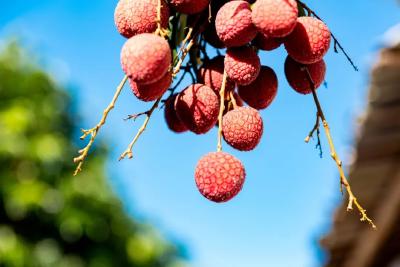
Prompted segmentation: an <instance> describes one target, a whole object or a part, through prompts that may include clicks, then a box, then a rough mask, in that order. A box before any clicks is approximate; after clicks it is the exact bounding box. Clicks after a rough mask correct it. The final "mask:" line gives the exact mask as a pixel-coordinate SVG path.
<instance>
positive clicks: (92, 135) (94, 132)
mask: <svg viewBox="0 0 400 267" xmlns="http://www.w3.org/2000/svg"><path fill="white" fill-rule="evenodd" d="M127 80H128V76H126V75H125V76H124V78H123V79H122V81H121V83H120V84H119V85H118V87H117V90H116V91H115V94H114V97H113V98H112V100H111V102H110V104H109V105H108V106H107V108H106V109H105V110H104V111H103V116H102V117H101V120H100V121H99V123H98V124H97V125H96V126H95V127H93V128H91V129H89V130H84V129H82V132H83V135H82V136H81V138H80V139H81V140H84V139H85V138H86V137H87V136H89V135H90V140H89V143H88V144H87V145H86V147H84V148H83V149H81V150H79V156H78V157H75V158H74V163H78V166H77V167H76V169H75V171H74V176H76V175H78V173H79V172H81V171H82V166H83V162H84V161H85V159H86V157H87V156H88V153H89V150H90V148H91V147H92V145H93V143H94V141H95V139H96V136H97V134H98V133H99V131H100V128H101V127H102V126H103V125H104V124H105V123H106V119H107V116H108V114H109V113H110V111H111V110H112V109H113V108H114V107H115V103H116V102H117V99H118V97H119V95H120V94H121V91H122V89H123V88H124V85H125V83H126V81H127Z"/></svg>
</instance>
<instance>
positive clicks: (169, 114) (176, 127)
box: [164, 94, 188, 133]
mask: <svg viewBox="0 0 400 267" xmlns="http://www.w3.org/2000/svg"><path fill="white" fill-rule="evenodd" d="M176 97H177V94H174V95H172V96H171V97H169V98H168V99H167V101H166V102H165V109H164V117H165V121H166V122H167V126H168V128H169V129H170V130H171V131H173V132H175V133H183V132H186V131H187V130H188V128H187V127H186V126H185V124H183V122H182V121H181V120H180V119H179V118H178V115H177V114H176V110H175V99H176Z"/></svg>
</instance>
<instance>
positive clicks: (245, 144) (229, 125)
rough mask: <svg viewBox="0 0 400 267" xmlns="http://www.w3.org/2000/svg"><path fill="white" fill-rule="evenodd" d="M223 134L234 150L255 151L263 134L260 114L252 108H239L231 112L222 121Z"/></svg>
mask: <svg viewBox="0 0 400 267" xmlns="http://www.w3.org/2000/svg"><path fill="white" fill-rule="evenodd" d="M222 134H223V136H224V139H225V141H226V142H227V143H228V144H229V145H230V146H232V147H233V148H235V149H238V150H240V151H250V150H253V149H254V148H255V147H256V146H257V145H258V143H260V140H261V137H262V134H263V121H262V118H261V116H260V113H259V112H258V111H257V110H256V109H254V108H251V107H238V108H235V109H233V110H231V111H229V112H228V113H226V115H225V116H224V117H223V120H222Z"/></svg>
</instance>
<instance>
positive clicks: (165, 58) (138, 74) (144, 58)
mask: <svg viewBox="0 0 400 267" xmlns="http://www.w3.org/2000/svg"><path fill="white" fill-rule="evenodd" d="M170 64H171V51H170V48H169V45H168V42H167V41H166V40H165V39H164V38H162V37H160V36H156V35H154V34H150V33H142V34H139V35H136V36H134V37H132V38H130V39H128V40H127V41H126V42H125V44H124V46H123V47H122V51H121V65H122V69H123V70H124V72H125V73H126V75H128V77H129V78H130V79H132V81H134V82H137V83H140V84H142V85H144V84H150V83H154V82H156V81H158V80H159V79H161V78H162V77H163V76H164V75H165V73H166V72H167V71H168V68H169V66H170Z"/></svg>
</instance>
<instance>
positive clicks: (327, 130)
mask: <svg viewBox="0 0 400 267" xmlns="http://www.w3.org/2000/svg"><path fill="white" fill-rule="evenodd" d="M304 69H305V71H306V73H307V79H308V81H309V83H310V87H311V90H312V95H313V99H314V102H315V105H316V107H317V111H318V117H319V118H321V121H322V125H323V127H324V129H325V134H326V138H327V139H328V143H329V149H330V151H331V157H332V159H333V160H334V161H335V163H336V166H337V168H338V170H339V174H340V184H341V187H342V185H343V186H344V187H345V188H346V191H347V193H348V195H349V201H348V204H347V211H351V210H353V204H354V205H355V206H356V207H357V209H358V211H359V212H360V215H361V219H360V220H361V221H366V222H368V223H369V224H370V225H371V226H372V228H374V229H376V225H375V224H374V222H373V221H372V219H370V218H369V217H368V215H367V211H366V210H365V209H364V208H363V207H362V206H361V205H360V203H359V202H358V200H357V198H356V196H355V195H354V193H353V191H352V190H351V186H350V183H349V181H348V179H347V177H346V175H345V173H344V170H343V166H342V165H343V164H342V161H341V160H340V158H339V156H338V154H337V153H336V148H335V145H334V143H333V139H332V135H331V131H330V128H329V124H328V122H327V120H326V118H325V115H324V112H323V110H322V107H321V103H320V101H319V99H318V95H317V92H316V88H315V84H314V81H313V79H312V77H311V74H310V72H309V70H308V68H307V67H306V66H304Z"/></svg>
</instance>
